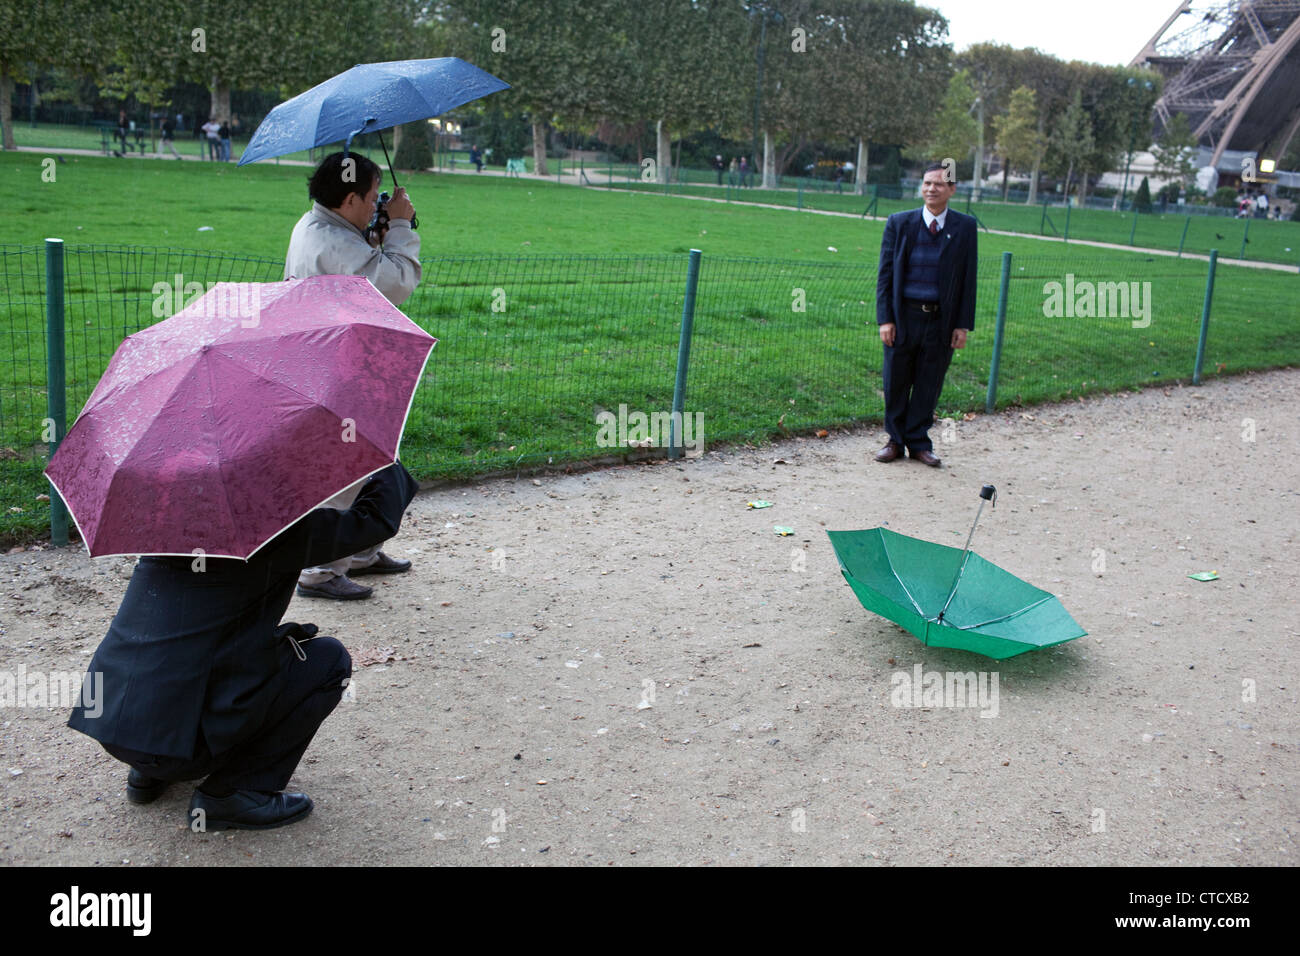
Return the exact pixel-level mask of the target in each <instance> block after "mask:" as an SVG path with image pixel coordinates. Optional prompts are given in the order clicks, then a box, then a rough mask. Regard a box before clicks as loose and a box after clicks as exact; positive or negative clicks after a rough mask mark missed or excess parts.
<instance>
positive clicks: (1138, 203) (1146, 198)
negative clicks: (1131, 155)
mask: <svg viewBox="0 0 1300 956" xmlns="http://www.w3.org/2000/svg"><path fill="white" fill-rule="evenodd" d="M1133 208H1134V209H1136V210H1137V211H1138V212H1150V211H1151V184H1150V183H1149V182H1147V178H1146V177H1145V176H1143V177H1142V185H1141V186H1139V187H1138V191H1137V194H1136V195H1135V196H1134V197H1133Z"/></svg>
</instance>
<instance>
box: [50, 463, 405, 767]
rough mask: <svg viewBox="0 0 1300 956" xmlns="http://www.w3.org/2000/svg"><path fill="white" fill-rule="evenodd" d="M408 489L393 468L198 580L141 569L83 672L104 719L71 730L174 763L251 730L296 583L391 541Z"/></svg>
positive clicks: (278, 670)
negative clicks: (99, 680) (343, 501)
mask: <svg viewBox="0 0 1300 956" xmlns="http://www.w3.org/2000/svg"><path fill="white" fill-rule="evenodd" d="M417 487H418V486H417V485H416V483H415V479H413V478H412V477H411V476H410V475H409V474H408V473H407V471H406V469H405V468H403V467H402V466H401V465H400V464H396V465H392V466H390V467H389V468H385V469H384V470H383V471H381V472H379V473H377V474H376V475H374V476H373V477H372V478H371V479H370V480H369V481H368V482H366V484H365V485H364V486H363V487H362V490H361V493H360V494H359V495H358V496H357V500H356V502H355V503H354V504H353V505H352V507H351V508H350V509H349V510H347V511H336V510H334V509H332V508H318V509H316V510H315V511H312V512H311V513H310V514H307V515H305V516H304V517H303V518H301V519H300V520H298V521H297V522H295V523H294V524H292V525H290V526H289V527H288V528H286V529H285V530H284V531H282V532H281V533H280V534H279V535H277V536H276V537H275V538H273V539H272V540H271V541H270V543H268V544H267V545H265V546H264V547H263V548H262V549H261V550H260V551H258V552H257V553H256V554H255V555H253V557H252V558H251V559H249V560H248V561H247V562H245V561H238V560H234V559H231V558H208V559H207V566H206V569H205V570H203V571H196V570H194V569H193V565H192V561H193V559H191V558H177V557H143V558H141V559H140V561H139V563H138V564H137V565H136V568H135V572H134V573H133V574H132V575H131V583H130V584H129V585H128V586H127V589H126V596H125V597H124V598H123V599H122V605H121V607H119V608H118V611H117V615H116V616H115V617H114V618H113V623H112V624H111V625H110V626H109V629H108V635H107V636H106V637H105V638H104V640H103V642H102V643H101V644H100V645H99V649H98V650H96V651H95V656H94V657H93V658H92V659H91V662H90V671H91V673H95V672H100V673H102V674H103V675H104V676H103V684H102V693H103V698H104V700H103V701H102V705H103V713H101V714H100V715H99V716H91V715H88V714H87V713H86V708H85V707H84V706H83V705H80V704H79V705H78V706H77V707H76V708H74V709H73V712H72V717H71V719H70V720H69V721H68V726H69V727H72V728H73V729H74V730H79V731H81V732H82V733H84V734H89V735H90V736H91V737H94V738H95V739H96V740H98V741H100V742H101V743H106V744H115V745H117V746H119V747H126V748H129V749H131V750H136V751H139V752H141V753H146V754H157V755H159V756H164V757H177V758H182V759H190V758H193V757H195V756H196V751H197V750H198V742H199V739H200V734H202V738H203V740H204V741H205V742H206V745H207V748H208V750H209V752H211V753H212V754H214V755H216V754H221V753H224V752H225V751H227V750H229V749H230V748H231V747H233V746H235V745H236V744H238V743H240V742H241V741H242V740H244V739H245V738H247V737H248V736H250V735H251V734H252V733H253V732H255V731H257V730H259V729H260V728H261V725H262V722H263V720H264V719H265V716H266V711H267V708H268V707H269V706H270V705H271V703H272V701H274V700H275V698H276V696H277V695H278V694H279V693H280V690H281V688H282V687H283V686H284V681H285V677H286V671H287V668H288V666H289V663H290V661H291V660H292V658H293V649H292V648H291V647H290V645H289V642H288V640H286V639H285V638H284V637H283V636H277V634H276V626H277V625H278V624H279V623H280V618H281V617H282V616H283V614H284V612H285V610H286V609H287V608H288V607H289V601H290V599H291V598H292V597H293V591H294V585H295V584H296V583H297V580H298V573H299V572H300V571H301V570H302V569H303V568H307V567H313V566H316V565H321V564H327V563H329V562H330V561H336V560H338V559H339V558H341V557H343V556H344V555H349V554H354V553H356V552H357V551H360V550H362V549H364V548H369V547H373V546H374V545H377V544H379V543H381V542H383V541H386V540H387V539H389V538H391V537H393V535H395V534H397V531H398V528H399V526H400V525H401V522H402V513H403V511H405V510H406V506H407V505H408V504H410V502H411V499H412V498H414V497H415V492H416V490H417ZM90 686H94V685H93V684H92V685H90ZM91 703H92V705H93V704H94V703H95V702H91ZM92 713H93V707H92Z"/></svg>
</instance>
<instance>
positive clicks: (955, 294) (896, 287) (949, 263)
mask: <svg viewBox="0 0 1300 956" xmlns="http://www.w3.org/2000/svg"><path fill="white" fill-rule="evenodd" d="M923 223H924V219H923V218H922V216H921V210H920V209H909V210H908V211H907V212H896V213H894V214H893V215H892V216H890V217H889V219H888V220H887V221H886V222H885V234H884V236H882V237H881V239H880V269H879V271H878V272H877V273H876V324H877V325H884V324H886V323H888V322H893V323H894V324H895V325H897V326H898V328H897V330H896V331H895V335H896V337H897V336H902V334H903V326H902V324H901V323H899V321H898V317H899V316H900V315H902V314H903V282H904V280H905V279H906V278H907V255H908V250H909V249H910V248H911V245H912V243H913V241H914V238H915V236H916V231H917V230H918V229H920V228H922V226H923ZM940 235H941V236H942V239H941V240H940V241H941V242H942V243H943V246H942V248H941V249H940V250H939V307H940V309H941V310H942V311H941V312H940V315H941V316H942V317H943V320H944V321H945V322H947V323H948V329H949V332H950V333H951V330H952V329H970V330H974V328H975V273H976V267H977V264H978V253H977V245H978V236H977V235H976V224H975V217H974V216H967V215H966V214H965V213H960V212H957V211H956V210H955V209H953V208H952V207H951V206H950V207H949V208H948V217H947V218H946V219H945V220H944V227H943V232H942V233H941V234H940ZM895 344H896V345H898V344H901V338H896V339H895Z"/></svg>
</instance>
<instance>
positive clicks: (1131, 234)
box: [1128, 209, 1138, 246]
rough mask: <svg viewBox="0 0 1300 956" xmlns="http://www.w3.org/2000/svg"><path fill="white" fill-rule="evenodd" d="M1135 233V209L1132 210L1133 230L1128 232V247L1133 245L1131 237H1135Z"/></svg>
mask: <svg viewBox="0 0 1300 956" xmlns="http://www.w3.org/2000/svg"><path fill="white" fill-rule="evenodd" d="M1137 231H1138V214H1137V210H1136V209H1135V210H1133V228H1132V229H1130V230H1129V231H1128V244H1129V245H1130V246H1131V245H1133V237H1134V236H1136V235H1137Z"/></svg>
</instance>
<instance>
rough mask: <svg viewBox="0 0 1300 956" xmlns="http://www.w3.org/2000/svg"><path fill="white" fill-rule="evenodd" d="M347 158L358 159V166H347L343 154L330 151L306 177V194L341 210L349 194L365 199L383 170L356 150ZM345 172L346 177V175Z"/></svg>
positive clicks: (356, 160) (324, 204)
mask: <svg viewBox="0 0 1300 956" xmlns="http://www.w3.org/2000/svg"><path fill="white" fill-rule="evenodd" d="M347 158H348V159H349V160H353V161H355V162H356V166H354V167H351V168H350V169H348V168H346V167H345V166H344V158H343V154H342V153H330V155H328V156H326V157H325V158H324V159H322V160H321V161H320V165H319V166H317V167H316V172H314V173H312V174H311V176H310V177H309V178H308V180H307V195H309V196H310V197H311V198H312V199H314V200H316V202H318V203H320V204H321V205H322V206H324V207H325V208H327V209H338V208H339V207H340V206H342V205H343V203H344V202H346V201H347V198H348V194H349V193H356V194H357V195H358V196H360V197H361V198H362V199H365V198H366V193H368V192H370V187H371V186H372V185H374V184H375V183H376V182H378V181H379V180H380V178H381V177H382V176H383V170H381V169H380V168H379V166H378V165H376V164H375V162H374V161H373V160H370V159H367V158H366V157H365V156H361V155H358V154H357V153H350V154H348V157H347ZM345 171H346V172H347V173H348V176H347V179H344V176H343V174H344V172H345ZM353 173H355V175H353Z"/></svg>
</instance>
